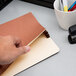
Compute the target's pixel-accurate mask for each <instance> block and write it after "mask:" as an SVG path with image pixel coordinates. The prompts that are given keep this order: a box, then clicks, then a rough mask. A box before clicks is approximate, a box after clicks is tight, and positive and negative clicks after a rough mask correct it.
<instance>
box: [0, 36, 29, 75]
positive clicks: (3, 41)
mask: <svg viewBox="0 0 76 76" xmlns="http://www.w3.org/2000/svg"><path fill="white" fill-rule="evenodd" d="M29 50H30V47H29V46H22V44H21V41H20V39H19V38H17V37H12V36H0V74H1V73H2V71H4V70H5V69H6V68H7V67H8V66H9V64H11V63H12V62H13V61H14V60H15V59H16V58H18V57H19V56H20V55H22V54H25V53H27V52H28V51H29ZM3 69H4V70H3ZM1 70H2V71H1Z"/></svg>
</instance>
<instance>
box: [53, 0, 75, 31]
mask: <svg viewBox="0 0 76 76" xmlns="http://www.w3.org/2000/svg"><path fill="white" fill-rule="evenodd" d="M54 10H55V14H56V17H57V20H58V22H59V25H60V27H61V28H63V29H64V30H68V29H69V27H70V26H72V25H74V24H76V0H55V2H54Z"/></svg>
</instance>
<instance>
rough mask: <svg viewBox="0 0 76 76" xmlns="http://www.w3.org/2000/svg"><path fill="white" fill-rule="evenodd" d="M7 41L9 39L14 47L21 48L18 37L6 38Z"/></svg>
mask: <svg viewBox="0 0 76 76" xmlns="http://www.w3.org/2000/svg"><path fill="white" fill-rule="evenodd" d="M5 39H7V40H8V41H10V43H11V44H12V45H14V46H15V47H17V48H18V47H20V46H21V45H22V44H21V40H20V39H19V38H18V37H13V36H5Z"/></svg>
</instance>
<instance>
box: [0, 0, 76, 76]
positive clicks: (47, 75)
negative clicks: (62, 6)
mask: <svg viewBox="0 0 76 76" xmlns="http://www.w3.org/2000/svg"><path fill="white" fill-rule="evenodd" d="M28 12H32V13H33V14H34V16H35V17H36V18H37V20H38V21H39V22H40V23H41V24H42V25H43V26H44V27H45V28H46V29H47V30H48V31H49V33H50V36H51V38H52V39H53V40H54V41H55V43H56V44H57V45H58V46H59V47H60V49H61V50H60V52H59V53H58V54H56V55H55V56H52V57H50V58H48V59H47V60H45V61H43V62H41V63H39V64H37V65H35V66H33V67H31V68H29V69H27V70H25V71H23V72H21V73H19V74H18V75H16V76H31V75H32V76H76V44H75V45H70V44H69V42H68V40H67V36H68V31H64V30H62V29H61V28H60V27H59V24H58V22H57V20H56V16H55V13H54V11H53V10H52V9H50V8H46V7H42V6H37V5H34V4H29V3H26V2H21V1H18V0H14V1H13V2H11V3H10V4H9V5H8V6H7V7H5V8H4V9H3V10H2V11H0V24H1V23H4V22H7V21H9V20H12V19H14V18H17V17H19V16H21V15H23V14H26V13H28Z"/></svg>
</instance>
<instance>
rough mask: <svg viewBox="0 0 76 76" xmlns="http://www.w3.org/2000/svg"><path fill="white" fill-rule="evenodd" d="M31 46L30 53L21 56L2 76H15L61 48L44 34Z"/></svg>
mask: <svg viewBox="0 0 76 76" xmlns="http://www.w3.org/2000/svg"><path fill="white" fill-rule="evenodd" d="M30 46H31V50H30V52H28V53H27V54H25V55H22V56H20V57H19V58H18V59H17V60H16V61H15V62H14V63H12V64H11V65H10V66H9V68H8V69H7V70H6V71H5V72H4V73H3V74H2V76H13V75H15V74H17V73H19V72H21V71H23V70H25V69H27V68H29V67H31V66H33V65H35V64H36V63H38V62H40V61H42V60H44V59H46V58H48V57H50V56H52V55H53V54H55V53H57V52H59V48H58V47H57V45H56V44H55V43H54V42H53V40H52V39H51V38H46V37H45V35H44V34H42V35H41V36H40V37H39V38H38V39H37V40H36V41H34V42H33V43H32V44H31V45H30Z"/></svg>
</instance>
